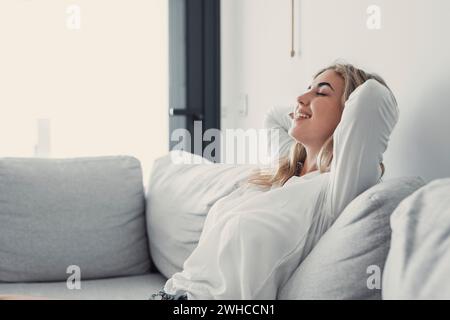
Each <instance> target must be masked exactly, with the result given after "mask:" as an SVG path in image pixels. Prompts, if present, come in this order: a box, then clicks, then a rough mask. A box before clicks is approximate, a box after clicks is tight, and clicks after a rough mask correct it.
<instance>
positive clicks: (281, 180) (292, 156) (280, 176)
mask: <svg viewBox="0 0 450 320" xmlns="http://www.w3.org/2000/svg"><path fill="white" fill-rule="evenodd" d="M328 70H333V71H335V72H336V73H337V74H338V75H340V76H341V77H342V78H343V79H344V83H345V87H344V94H343V98H344V100H345V101H347V100H348V98H349V97H350V95H351V94H352V92H353V91H355V89H356V88H358V87H359V86H360V85H362V84H363V83H364V82H366V81H367V80H370V79H374V80H377V81H378V82H380V83H381V84H383V85H384V86H386V87H387V88H388V89H389V87H388V86H387V84H386V82H385V81H384V80H383V79H382V78H381V77H380V76H379V75H377V74H371V73H367V72H365V71H364V70H361V69H358V68H356V67H354V66H353V65H351V64H341V63H336V64H333V65H331V66H329V67H327V68H325V69H322V70H320V71H319V72H318V73H317V74H316V75H315V76H314V79H316V78H317V77H318V76H320V75H321V74H322V73H324V72H325V71H328ZM332 159H333V135H332V136H331V137H329V138H328V139H327V140H326V141H325V143H324V144H323V146H322V148H321V150H320V152H319V154H318V156H317V167H318V168H319V171H320V173H324V172H329V171H330V168H331V161H332ZM305 160H306V149H305V147H304V146H303V145H302V144H301V143H299V142H295V143H293V145H292V148H291V150H290V153H289V156H287V157H282V158H280V159H279V164H278V166H277V168H276V169H275V170H273V169H272V170H270V169H269V170H267V169H266V170H258V171H257V172H255V173H254V174H253V175H252V176H251V177H250V178H249V180H248V182H249V183H251V184H255V185H259V186H263V187H271V186H273V185H281V186H283V185H284V184H285V183H286V182H287V181H288V180H289V179H290V178H292V177H293V176H295V175H299V174H300V172H299V164H301V165H302V164H304V163H305ZM380 167H381V171H382V174H381V177H383V176H384V173H385V167H384V164H383V163H380Z"/></svg>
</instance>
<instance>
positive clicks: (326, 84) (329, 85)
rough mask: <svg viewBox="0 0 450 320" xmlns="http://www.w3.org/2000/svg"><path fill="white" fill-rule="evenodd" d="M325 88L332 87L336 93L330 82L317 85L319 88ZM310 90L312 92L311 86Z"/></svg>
mask: <svg viewBox="0 0 450 320" xmlns="http://www.w3.org/2000/svg"><path fill="white" fill-rule="evenodd" d="M325 86H327V87H330V89H331V90H333V91H334V88H333V87H332V86H331V84H330V83H329V82H321V83H319V84H318V85H317V88H320V87H325ZM308 90H311V86H309V87H308Z"/></svg>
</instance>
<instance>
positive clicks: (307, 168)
mask: <svg viewBox="0 0 450 320" xmlns="http://www.w3.org/2000/svg"><path fill="white" fill-rule="evenodd" d="M305 149H306V159H305V163H304V164H303V168H302V171H301V173H300V176H303V175H305V174H307V173H310V172H313V171H316V170H318V168H317V156H318V155H319V151H318V150H312V149H311V148H307V147H306V146H305Z"/></svg>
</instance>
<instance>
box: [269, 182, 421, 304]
mask: <svg viewBox="0 0 450 320" xmlns="http://www.w3.org/2000/svg"><path fill="white" fill-rule="evenodd" d="M423 184H424V183H423V181H422V179H421V178H418V177H415V178H396V179H392V180H389V181H386V182H382V183H380V184H377V185H376V186H374V187H372V188H371V189H369V190H367V191H366V192H364V193H363V194H361V195H360V196H358V197H357V198H356V199H354V200H353V201H352V202H351V203H350V204H349V205H348V206H347V207H346V208H345V210H344V211H343V212H342V214H341V215H340V217H339V218H338V219H337V220H336V222H335V223H334V224H333V225H332V226H331V227H330V229H329V230H328V231H327V232H326V233H325V234H324V235H323V237H322V238H321V239H320V240H319V242H318V243H317V245H316V247H315V248H314V249H313V250H312V251H311V253H310V254H309V255H308V256H307V257H306V259H305V260H304V261H303V262H302V264H301V265H300V266H299V268H298V269H297V270H296V272H295V273H294V274H293V276H292V277H291V278H290V279H289V281H288V282H287V283H286V284H285V285H284V286H283V288H281V290H280V292H279V295H278V297H279V299H287V300H289V299H299V300H310V299H314V300H316V299H325V300H328V299H329V300H346V299H380V298H381V273H382V270H383V267H384V264H385V260H386V257H387V254H388V251H389V246H390V235H391V229H390V226H389V219H390V215H391V213H392V212H393V211H394V209H395V208H396V207H397V205H398V204H399V203H400V202H401V201H402V200H403V199H404V198H405V197H407V196H408V195H410V194H412V193H413V192H414V191H415V190H417V189H418V188H420V187H421V186H423ZM373 276H375V277H377V276H378V277H379V279H374V278H373ZM372 280H374V281H372Z"/></svg>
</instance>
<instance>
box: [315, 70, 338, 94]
mask: <svg viewBox="0 0 450 320" xmlns="http://www.w3.org/2000/svg"><path fill="white" fill-rule="evenodd" d="M322 82H328V83H329V84H331V86H332V87H333V88H334V89H335V90H336V91H343V90H344V79H343V78H342V77H341V76H340V75H339V74H338V73H336V71H334V70H327V71H325V72H323V73H321V74H320V75H318V76H317V77H316V78H315V79H314V80H313V82H312V86H313V87H314V86H316V85H318V84H319V83H322Z"/></svg>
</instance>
